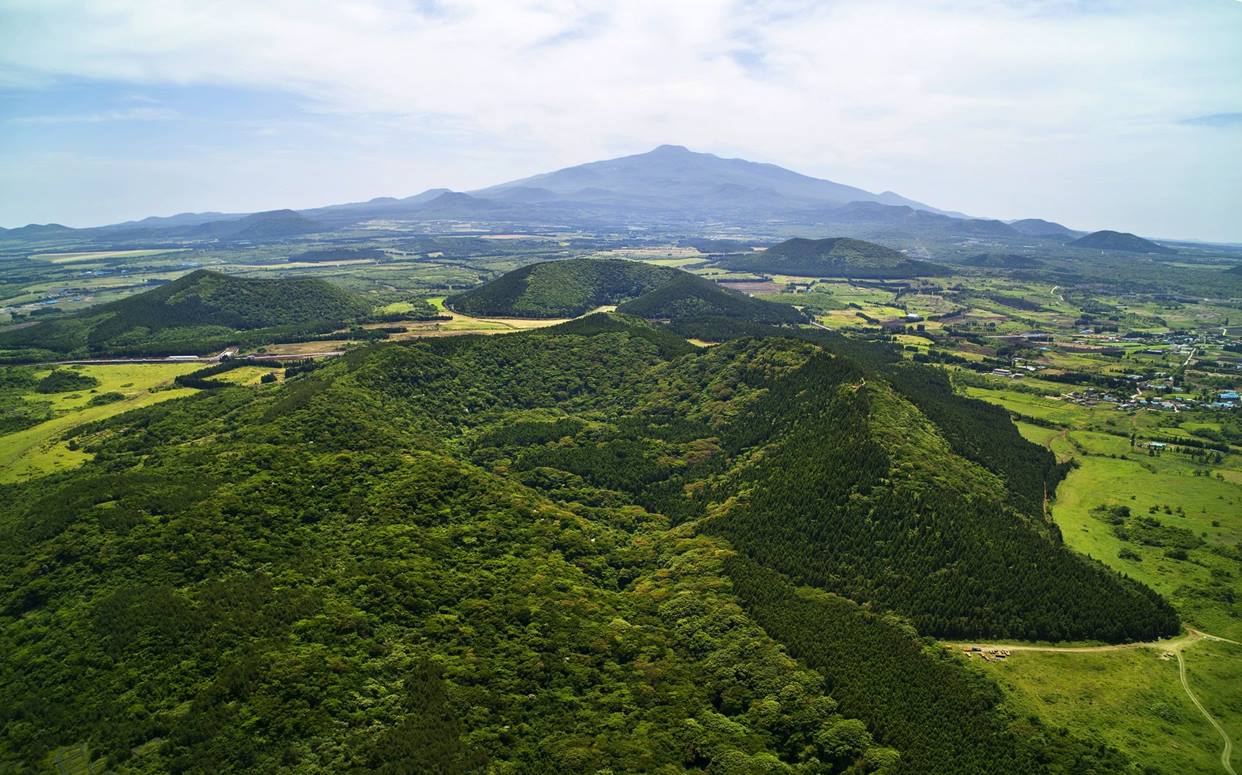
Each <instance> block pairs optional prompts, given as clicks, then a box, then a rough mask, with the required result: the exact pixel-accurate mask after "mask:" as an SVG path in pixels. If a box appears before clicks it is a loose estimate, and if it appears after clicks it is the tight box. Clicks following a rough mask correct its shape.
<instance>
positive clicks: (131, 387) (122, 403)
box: [0, 363, 199, 482]
mask: <svg viewBox="0 0 1242 775" xmlns="http://www.w3.org/2000/svg"><path fill="white" fill-rule="evenodd" d="M197 368H199V365H198V364H192V363H175V364H162V363H156V364H119V365H108V366H83V367H80V368H79V369H78V370H79V371H80V372H81V373H83V374H88V375H90V376H92V377H94V378H95V379H97V380H99V385H98V387H95V388H92V390H91V391H78V392H72V393H63V394H57V395H51V396H43V395H40V396H38V398H39V399H42V400H47V399H51V401H52V409H53V411H54V412H55V416H54V417H53V418H52V419H50V420H47V421H45V422H42V423H40V424H38V425H35V426H34V427H31V428H26V429H25V430H21V431H17V432H16V433H9V434H6V435H4V436H0V482H13V481H19V480H21V479H28V478H30V477H33V476H41V475H43V474H47V473H51V472H52V471H56V470H60V469H64V468H72V467H74V466H77V465H80V464H81V463H82V462H83V461H84V460H86V459H87V458H88V455H87V454H86V453H85V452H81V451H75V450H71V449H69V448H68V446H67V445H66V444H65V443H64V442H63V441H61V437H62V436H63V435H64V434H65V432H66V431H69V430H71V429H72V428H75V427H77V426H78V425H81V424H83V423H87V422H93V421H95V420H102V419H104V418H106V417H111V416H113V415H116V414H120V413H121V412H125V411H128V410H130V409H137V408H139V407H142V406H149V405H151V404H154V403H158V402H160V401H167V400H168V399H170V398H179V397H181V396H185V395H189V394H191V393H193V392H194V391H193V390H191V389H189V388H174V389H167V390H157V391H155V392H152V390H151V388H160V387H163V386H167V385H171V384H172V379H173V377H176V376H177V375H178V374H185V373H187V372H190V371H194V370H195V369H197ZM111 392H117V393H120V394H122V395H123V396H124V398H123V399H121V400H119V401H114V402H112V403H107V404H100V405H96V406H91V405H90V400H91V398H92V397H93V396H95V395H99V394H103V393H111ZM32 398H34V396H32Z"/></svg>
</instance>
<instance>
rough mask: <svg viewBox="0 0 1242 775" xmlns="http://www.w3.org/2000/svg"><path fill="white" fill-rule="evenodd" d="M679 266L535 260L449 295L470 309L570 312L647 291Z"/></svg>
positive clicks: (541, 314) (534, 314) (455, 304)
mask: <svg viewBox="0 0 1242 775" xmlns="http://www.w3.org/2000/svg"><path fill="white" fill-rule="evenodd" d="M678 274H679V272H678V270H676V269H670V268H668V267H663V266H652V265H651V264H644V263H642V262H639V261H624V260H621V259H591V258H574V259H568V260H565V261H545V262H542V263H538V264H530V265H527V266H524V267H522V268H520V269H516V270H514V271H512V272H508V273H506V274H504V275H501V276H500V277H499V278H497V279H495V280H492V281H491V282H489V283H485V284H484V285H482V286H479V287H478V288H474V289H472V290H469V291H466V292H465V293H459V294H457V295H456V296H453V297H451V298H450V299H449V300H448V304H449V305H450V306H451V307H452V308H453V309H455V310H457V311H458V312H463V313H465V314H467V315H508V316H512V317H530V318H567V317H574V316H575V315H581V314H583V313H584V312H590V311H591V310H593V309H595V308H596V307H600V306H603V305H607V304H618V303H620V302H622V301H625V300H626V299H633V298H636V297H638V296H642V295H643V294H644V293H647V292H648V291H652V290H655V289H656V288H658V287H660V286H662V285H664V284H666V283H668V282H670V281H671V280H672V279H673V278H674V277H676V276H677V275H678Z"/></svg>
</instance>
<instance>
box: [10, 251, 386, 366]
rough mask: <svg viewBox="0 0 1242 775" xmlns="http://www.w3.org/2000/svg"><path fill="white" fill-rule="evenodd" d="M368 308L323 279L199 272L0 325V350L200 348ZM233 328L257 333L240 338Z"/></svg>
mask: <svg viewBox="0 0 1242 775" xmlns="http://www.w3.org/2000/svg"><path fill="white" fill-rule="evenodd" d="M369 311H370V305H369V304H368V303H367V302H366V301H364V300H363V299H361V298H360V297H358V296H355V295H354V294H352V293H350V292H349V291H346V290H344V289H342V288H338V287H337V286H335V285H332V284H331V283H328V282H325V281H323V280H318V279H310V278H280V279H248V278H241V277H232V276H229V275H224V274H220V273H218V272H210V271H207V270H202V269H200V270H198V271H195V272H191V273H190V274H187V275H185V276H183V277H180V278H178V279H177V280H175V281H173V282H171V283H167V284H165V285H161V286H158V287H156V288H153V289H151V290H149V291H144V292H142V293H139V294H136V295H134V296H129V297H126V298H124V299H120V300H118V301H114V302H109V303H107V304H101V305H97V306H94V307H90V308H88V309H85V310H82V311H81V312H78V313H75V314H72V315H66V316H63V317H57V318H53V319H50V320H44V321H40V322H39V323H37V324H36V325H33V326H26V327H22V328H15V329H9V330H0V350H9V349H13V350H43V351H50V352H54V353H62V354H68V353H76V354H90V353H130V354H146V353H161V354H163V353H185V352H205V351H207V350H213V349H217V348H220V347H223V346H226V345H228V344H233V343H238V342H239V341H253V342H258V341H263V340H264V339H265V334H266V335H270V336H276V335H279V334H280V333H282V332H283V333H290V332H293V331H296V330H309V329H318V328H332V327H336V326H339V325H341V324H343V323H345V322H348V321H351V320H355V319H357V318H359V317H361V316H363V315H365V314H366V313H367V312H369ZM238 332H264V333H254V334H252V335H248V336H246V337H244V338H243V339H242V340H239V339H238ZM267 341H270V339H267Z"/></svg>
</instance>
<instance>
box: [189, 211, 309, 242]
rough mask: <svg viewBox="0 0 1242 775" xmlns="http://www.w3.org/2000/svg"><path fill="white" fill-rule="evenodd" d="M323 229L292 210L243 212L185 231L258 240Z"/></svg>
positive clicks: (190, 234)
mask: <svg viewBox="0 0 1242 775" xmlns="http://www.w3.org/2000/svg"><path fill="white" fill-rule="evenodd" d="M323 230H324V226H323V225H322V224H319V223H316V222H315V221H312V220H311V219H309V218H307V217H305V216H303V215H300V214H298V213H296V212H294V211H293V210H271V211H269V212H265V213H254V214H253V215H247V216H246V217H244V218H238V219H237V220H229V221H210V222H208V223H204V224H201V225H199V226H195V227H194V228H193V229H191V230H190V231H189V236H194V237H215V238H217V239H224V240H238V241H242V240H245V241H251V242H261V241H265V240H274V239H283V238H285V237H297V236H300V235H302V234H313V233H315V232H318V231H323Z"/></svg>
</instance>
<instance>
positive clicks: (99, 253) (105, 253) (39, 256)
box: [30, 248, 189, 264]
mask: <svg viewBox="0 0 1242 775" xmlns="http://www.w3.org/2000/svg"><path fill="white" fill-rule="evenodd" d="M187 250H189V248H157V249H154V250H96V251H87V252H81V253H35V254H34V255H32V256H30V258H31V259H32V260H35V261H50V262H51V263H53V264H73V263H78V262H80V261H97V260H99V259H104V258H146V257H148V256H161V255H164V254H165V253H182V252H184V251H187Z"/></svg>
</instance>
